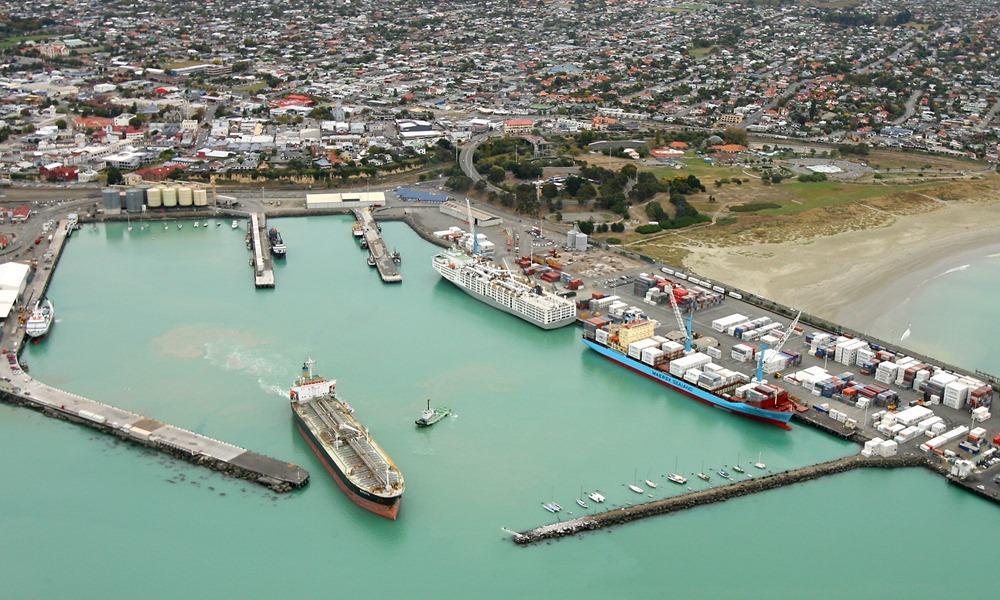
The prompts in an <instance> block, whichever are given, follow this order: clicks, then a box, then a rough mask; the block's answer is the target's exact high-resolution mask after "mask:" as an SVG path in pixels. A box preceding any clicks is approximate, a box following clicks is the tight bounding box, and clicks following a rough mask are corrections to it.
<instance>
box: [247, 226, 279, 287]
mask: <svg viewBox="0 0 1000 600" xmlns="http://www.w3.org/2000/svg"><path fill="white" fill-rule="evenodd" d="M247 233H248V234H249V236H250V241H249V246H250V251H251V252H253V284H254V287H257V288H273V287H274V265H273V264H272V262H271V255H270V250H271V248H270V242H269V241H268V238H267V217H266V216H265V215H263V214H257V213H250V231H249V232H247Z"/></svg>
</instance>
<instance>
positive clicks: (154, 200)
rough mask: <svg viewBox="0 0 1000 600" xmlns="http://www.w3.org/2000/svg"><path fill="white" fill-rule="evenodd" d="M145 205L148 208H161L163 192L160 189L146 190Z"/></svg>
mask: <svg viewBox="0 0 1000 600" xmlns="http://www.w3.org/2000/svg"><path fill="white" fill-rule="evenodd" d="M146 204H147V205H148V206H149V208H160V207H161V206H163V190H162V189H161V188H149V189H148V190H146Z"/></svg>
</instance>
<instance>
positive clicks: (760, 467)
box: [753, 452, 767, 471]
mask: <svg viewBox="0 0 1000 600" xmlns="http://www.w3.org/2000/svg"><path fill="white" fill-rule="evenodd" d="M761 454H763V452H760V453H758V454H757V462H755V463H754V464H753V466H755V467H757V468H758V469H760V470H761V471H763V470H764V469H766V468H767V465H765V464H764V463H762V462H760V457H761Z"/></svg>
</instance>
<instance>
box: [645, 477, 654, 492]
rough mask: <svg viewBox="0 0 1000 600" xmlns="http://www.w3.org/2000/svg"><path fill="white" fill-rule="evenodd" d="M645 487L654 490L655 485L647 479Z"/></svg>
mask: <svg viewBox="0 0 1000 600" xmlns="http://www.w3.org/2000/svg"><path fill="white" fill-rule="evenodd" d="M646 485H648V486H649V487H651V488H653V489H654V490H655V489H656V484H655V483H653V482H652V481H650V480H648V479H647V480H646Z"/></svg>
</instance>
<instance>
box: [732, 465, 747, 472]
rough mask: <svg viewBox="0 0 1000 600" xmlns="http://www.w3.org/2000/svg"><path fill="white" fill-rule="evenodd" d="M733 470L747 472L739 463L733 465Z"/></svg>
mask: <svg viewBox="0 0 1000 600" xmlns="http://www.w3.org/2000/svg"><path fill="white" fill-rule="evenodd" d="M733 470H734V471H736V472H737V473H746V471H744V470H743V467H741V466H739V465H733Z"/></svg>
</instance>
